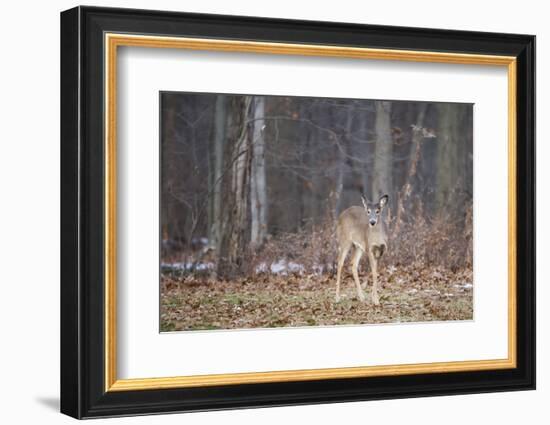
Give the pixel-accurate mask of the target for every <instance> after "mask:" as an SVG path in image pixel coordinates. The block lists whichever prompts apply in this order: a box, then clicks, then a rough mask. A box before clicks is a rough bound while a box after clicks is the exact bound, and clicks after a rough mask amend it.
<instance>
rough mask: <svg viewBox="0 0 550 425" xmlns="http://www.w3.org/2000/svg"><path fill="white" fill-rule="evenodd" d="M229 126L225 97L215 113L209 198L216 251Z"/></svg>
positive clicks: (211, 239) (211, 243) (218, 101)
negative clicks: (225, 148) (227, 128)
mask: <svg viewBox="0 0 550 425" xmlns="http://www.w3.org/2000/svg"><path fill="white" fill-rule="evenodd" d="M226 125H227V99H226V97H225V96H223V95H219V96H218V97H217V98H216V106H215V113H214V137H213V140H212V142H213V143H212V144H213V147H212V149H211V161H210V165H211V167H212V171H211V172H210V179H211V184H210V193H211V196H210V198H209V203H210V205H209V208H208V211H209V217H208V218H209V226H208V230H209V232H208V233H209V234H208V245H209V246H210V247H211V248H213V249H216V247H217V246H218V245H219V239H220V236H221V220H222V216H221V202H222V199H221V198H222V190H221V186H222V176H223V168H224V145H225V139H226Z"/></svg>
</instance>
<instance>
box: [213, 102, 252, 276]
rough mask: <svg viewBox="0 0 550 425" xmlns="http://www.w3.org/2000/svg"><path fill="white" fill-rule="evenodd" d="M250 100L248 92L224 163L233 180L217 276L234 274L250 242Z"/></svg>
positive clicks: (228, 189) (223, 228) (225, 214)
mask: <svg viewBox="0 0 550 425" xmlns="http://www.w3.org/2000/svg"><path fill="white" fill-rule="evenodd" d="M251 100H252V98H251V97H250V96H246V97H245V98H244V101H243V102H242V103H243V108H242V117H241V120H240V121H241V128H240V131H239V133H238V136H237V138H236V140H235V142H234V145H233V148H232V149H231V150H230V151H231V155H228V157H227V161H226V162H225V163H226V167H224V168H225V169H230V170H231V180H230V182H228V184H227V185H226V190H227V191H228V193H227V196H226V200H227V202H226V203H224V205H223V207H222V208H223V211H224V216H225V219H224V220H223V225H222V226H223V227H222V236H221V240H220V249H219V254H218V267H217V275H218V277H220V276H231V275H232V274H234V273H235V272H236V271H238V270H239V268H240V266H241V265H242V264H241V263H242V256H243V254H244V253H245V249H246V243H247V242H248V239H247V237H246V236H247V234H246V232H245V229H246V226H247V219H248V200H249V199H248V198H249V192H250V163H251V156H252V154H251V143H250V137H249V132H248V125H247V122H248V120H249V110H250V103H251ZM228 161H229V162H228Z"/></svg>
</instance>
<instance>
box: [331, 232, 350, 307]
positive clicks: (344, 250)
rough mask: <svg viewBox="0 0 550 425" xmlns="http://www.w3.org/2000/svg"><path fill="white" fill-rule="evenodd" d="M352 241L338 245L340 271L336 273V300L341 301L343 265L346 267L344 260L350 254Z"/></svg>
mask: <svg viewBox="0 0 550 425" xmlns="http://www.w3.org/2000/svg"><path fill="white" fill-rule="evenodd" d="M350 248H351V243H350V242H348V243H345V244H341V245H339V246H338V272H337V273H336V296H335V297H334V298H335V301H336V302H338V301H340V281H341V279H342V267H344V261H346V257H347V255H348V252H349V249H350Z"/></svg>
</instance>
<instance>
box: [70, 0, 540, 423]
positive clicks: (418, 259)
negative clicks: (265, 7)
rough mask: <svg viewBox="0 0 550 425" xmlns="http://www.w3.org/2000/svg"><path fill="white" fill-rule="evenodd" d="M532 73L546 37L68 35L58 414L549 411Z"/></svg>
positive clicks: (268, 27)
mask: <svg viewBox="0 0 550 425" xmlns="http://www.w3.org/2000/svg"><path fill="white" fill-rule="evenodd" d="M411 24H414V22H411ZM534 70H535V37H534V36H531V35H518V34H496V33H479V32H465V31H450V30H437V29H420V28H402V27H391V26H368V25H355V24H343V23H331V22H312V21H293V20H277V19H265V18H251V17H237V16H218V15H200V14H186V13H175V12H161V11H144V10H129V9H108V8H94V7H77V8H74V9H71V10H68V11H65V12H63V13H62V14H61V115H62V122H61V164H62V169H61V194H62V205H61V211H62V217H61V221H62V231H61V245H62V252H61V254H62V268H61V269H62V270H61V271H62V277H61V411H62V412H63V413H65V414H68V415H71V416H73V417H76V418H91V417H104V416H121V415H137V414H148V413H162V412H177V411H181V412H185V411H197V410H214V409H230V408H243V407H257V406H274V405H291V404H307V403H328V402H339V401H353V400H370V399H384V398H398V397H416V396H433V395H448V394H464V393H480V392H489V391H511V390H525V389H534V388H535V180H534V179H535V140H534V139H535V136H534V122H535V96H534V93H535V75H534V74H535V72H534Z"/></svg>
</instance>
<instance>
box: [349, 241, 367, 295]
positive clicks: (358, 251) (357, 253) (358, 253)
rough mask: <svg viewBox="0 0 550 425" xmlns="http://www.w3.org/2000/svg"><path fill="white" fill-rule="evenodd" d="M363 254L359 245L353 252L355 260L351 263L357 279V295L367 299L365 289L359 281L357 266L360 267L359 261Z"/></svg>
mask: <svg viewBox="0 0 550 425" xmlns="http://www.w3.org/2000/svg"><path fill="white" fill-rule="evenodd" d="M362 256H363V250H362V249H361V248H359V247H355V253H354V254H353V262H352V265H351V272H352V273H353V280H354V281H355V287H356V288H357V297H358V298H359V299H360V300H361V301H365V295H364V294H363V289H362V288H361V283H360V282H359V273H358V272H357V268H358V267H359V261H360V260H361V257H362Z"/></svg>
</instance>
